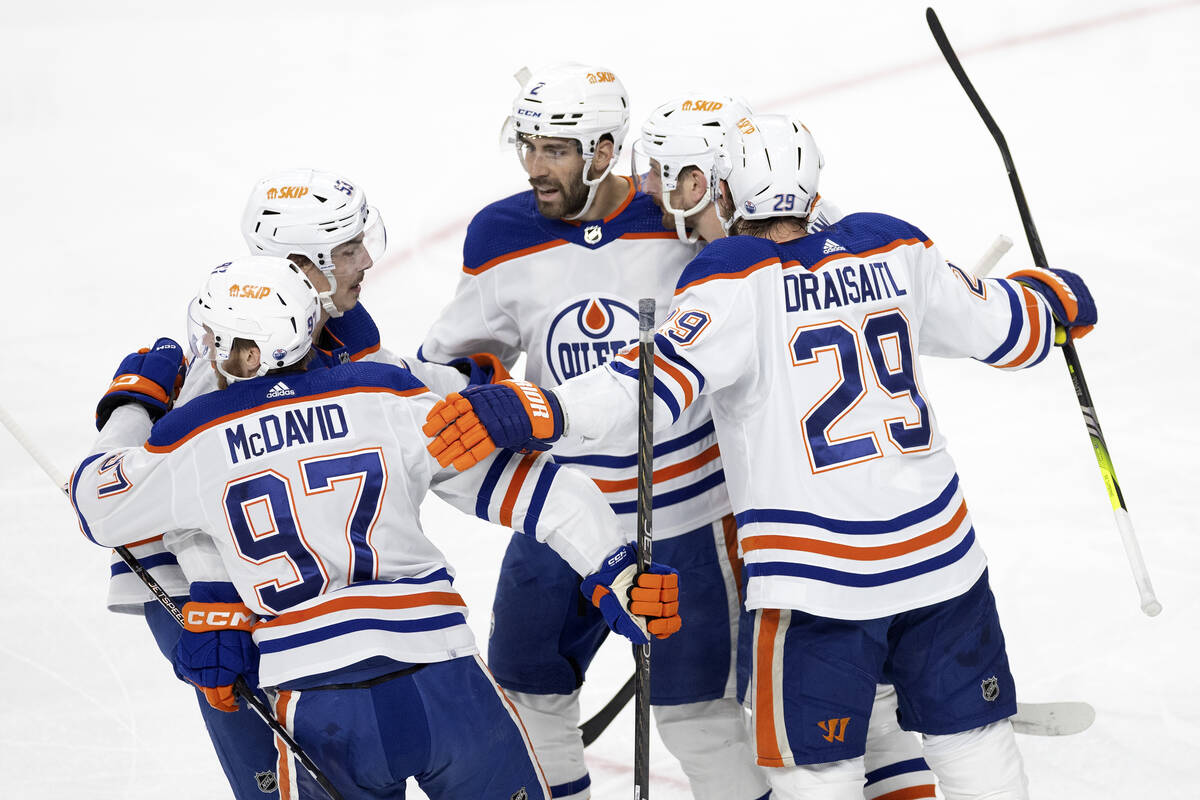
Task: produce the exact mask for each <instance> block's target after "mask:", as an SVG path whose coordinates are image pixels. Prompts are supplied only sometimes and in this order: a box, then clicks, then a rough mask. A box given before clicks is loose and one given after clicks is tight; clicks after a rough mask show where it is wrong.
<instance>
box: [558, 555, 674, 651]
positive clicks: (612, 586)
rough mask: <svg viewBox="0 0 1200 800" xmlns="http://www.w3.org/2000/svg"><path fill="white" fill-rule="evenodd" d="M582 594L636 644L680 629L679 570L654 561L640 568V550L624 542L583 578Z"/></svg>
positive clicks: (611, 624) (646, 642)
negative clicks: (638, 551) (638, 559)
mask: <svg viewBox="0 0 1200 800" xmlns="http://www.w3.org/2000/svg"><path fill="white" fill-rule="evenodd" d="M579 588H580V591H582V592H583V596H584V597H586V598H587V599H588V600H590V601H591V603H592V605H594V606H596V608H598V609H600V613H601V614H603V615H604V621H605V622H607V623H608V627H610V628H612V629H613V630H614V631H616V632H617V633H619V634H621V635H622V636H624V637H625V638H627V639H629V640H630V641H631V642H633V643H634V644H649V643H650V635H651V634H653V635H654V636H655V637H657V638H659V639H666V638H667V637H668V636H670V635H671V634H673V633H675V632H676V631H678V630H679V628H680V626H681V625H682V620H681V619H680V616H679V573H677V572H676V571H675V570H674V569H672V568H671V567H668V566H666V565H664V564H655V563H653V562H651V564H650V569H649V570H648V571H646V572H643V573H640V574H639V573H638V571H637V551H636V550H634V547H633V545H629V544H627V545H625V546H624V547H622V548H621V549H620V550H618V551H616V552H615V553H613V554H612V555H611V556H609V557H608V559H607V560H606V561H605V562H604V566H603V567H602V568H601V569H600V570H598V571H596V572H594V573H592V574H591V575H589V576H588V577H586V578H584V580H583V584H582V585H581V586H580V587H579Z"/></svg>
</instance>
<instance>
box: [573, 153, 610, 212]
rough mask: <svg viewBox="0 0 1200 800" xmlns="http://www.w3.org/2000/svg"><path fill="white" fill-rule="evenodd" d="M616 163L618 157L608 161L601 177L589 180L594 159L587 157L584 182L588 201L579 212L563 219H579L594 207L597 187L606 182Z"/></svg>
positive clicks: (584, 163)
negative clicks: (589, 172)
mask: <svg viewBox="0 0 1200 800" xmlns="http://www.w3.org/2000/svg"><path fill="white" fill-rule="evenodd" d="M616 163H617V159H615V158H613V159H611V160H610V161H609V162H608V166H607V167H606V168H605V170H604V172H603V173H602V174H601V175H600V177H599V178H596V179H595V180H588V171H589V170H590V169H591V168H592V159H591V158H590V157H589V158H585V159H584V160H583V183H584V185H585V186H587V187H588V196H587V202H585V203H584V204H583V208H581V209H580V210H579V213H578V214H572V215H571V216H569V217H563V219H570V220H575V219H579V218H580V217H582V216H583V215H584V214H586V213H587V212H588V209H590V208H591V207H592V201H593V200H595V199H596V189H597V188H598V187H599V186H600V184H601V183H603V182H604V179H605V178H607V177H608V174H609V173H610V172H612V169H613V167H614V166H616Z"/></svg>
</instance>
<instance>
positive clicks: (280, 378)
mask: <svg viewBox="0 0 1200 800" xmlns="http://www.w3.org/2000/svg"><path fill="white" fill-rule="evenodd" d="M428 391H429V389H428V387H426V386H425V384H423V383H422V382H421V381H420V380H419V379H418V378H417V377H416V376H415V375H413V374H412V373H411V372H409V371H408V370H407V369H404V368H402V367H398V366H395V365H393V364H384V363H379V362H371V361H360V362H351V363H349V364H342V365H339V366H337V367H333V368H323V367H315V368H310V369H308V370H306V371H304V372H284V373H277V374H273V375H264V376H262V377H260V378H251V379H250V380H245V381H239V382H237V383H235V384H234V385H232V386H230V387H229V388H227V389H220V390H217V391H214V392H209V393H208V394H205V395H201V396H200V397H197V398H195V399H194V400H192V401H191V402H190V403H188V404H187V405H185V406H182V407H179V408H175V409H172V410H171V411H169V412H168V413H167V414H165V415H164V416H163V417H162V419H160V420H159V421H158V422H157V423H155V425H154V427H153V428H152V429H151V431H150V438H149V440H148V441H147V446H148V447H149V448H151V449H171V448H172V447H174V446H175V445H177V444H180V443H182V442H183V441H184V440H185V439H187V438H189V437H190V436H191V435H192V434H193V433H196V432H199V431H200V430H202V429H204V428H207V427H209V426H210V425H213V424H216V423H220V422H227V421H230V420H233V419H235V418H237V417H242V416H246V415H248V414H253V413H257V412H259V411H262V410H265V409H269V408H274V407H276V406H283V405H292V404H295V403H302V402H305V401H308V400H321V399H326V398H332V397H341V396H346V395H353V394H369V393H378V392H383V393H387V394H392V395H398V396H401V397H411V396H415V395H419V394H424V393H425V392H428Z"/></svg>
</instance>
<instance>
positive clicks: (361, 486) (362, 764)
mask: <svg viewBox="0 0 1200 800" xmlns="http://www.w3.org/2000/svg"><path fill="white" fill-rule="evenodd" d="M193 311H194V318H195V320H196V321H197V322H198V323H199V325H200V326H201V328H202V330H203V332H204V337H205V345H206V347H205V349H204V357H203V358H204V360H203V361H202V362H201V363H199V364H195V365H193V370H195V369H212V370H213V371H215V372H216V373H218V374H219V375H220V376H221V378H222V380H221V382H220V383H221V387H222V388H221V389H219V390H217V391H213V392H209V393H207V394H204V395H202V396H200V397H197V398H195V399H193V400H191V401H190V402H188V403H187V404H186V405H183V406H181V407H179V408H171V405H172V400H173V399H174V397H175V394H176V392H177V389H178V378H179V376H180V375H181V374H182V370H183V364H184V363H185V362H184V359H183V354H182V350H181V348H180V347H179V345H177V344H175V343H174V342H173V341H171V340H170V339H160V340H158V341H157V342H155V344H154V346H153V347H152V348H149V349H144V350H141V351H138V352H137V353H132V354H130V355H129V356H128V357H126V358H125V359H124V360H123V361H122V362H121V365H120V367H119V368H118V370H117V377H116V379H115V380H114V381H113V384H112V386H111V387H110V389H109V391H108V392H106V393H105V395H104V396H103V399H102V401H101V404H100V411H99V419H98V423H99V426H100V428H101V434H100V438H99V440H98V441H97V442H96V444H95V445H94V447H93V449H92V451H91V453H90V455H88V456H87V457H86V458H85V459H83V461H82V462H80V464H79V466H78V467H77V468H76V469H75V471H74V472H73V474H72V477H71V480H70V487H69V488H70V497H71V502H72V504H73V506H74V507H75V509H76V512H77V514H78V518H79V526H80V530H81V531H82V532H83V533H84V534H85V535H86V536H87V537H88V538H89V539H91V540H92V541H94V542H96V543H97V544H104V545H108V546H115V545H119V544H124V543H126V542H128V541H129V540H130V539H131V538H133V537H134V536H136V534H134V533H132V532H134V531H153V530H164V529H168V530H171V533H169V534H168V536H167V539H168V541H167V545H168V547H170V548H171V551H172V552H173V553H175V554H176V555H177V557H178V559H179V563H180V565H181V567H182V569H183V572H184V574H186V575H187V576H188V579H189V580H190V585H189V590H188V595H189V598H190V600H189V602H188V603H187V605H186V606H184V608H183V617H184V619H185V620H186V623H187V626H186V629H185V630H184V631H183V632H182V634H181V635H180V638H179V643H178V645H177V648H176V651H175V658H174V661H175V668H176V672H177V674H178V675H179V676H180V677H181V678H183V679H185V680H187V681H189V682H191V683H193V684H195V685H196V687H197V688H198V689H200V690H201V691H202V692H203V693H204V695H205V697H206V698H207V700H208V702H209V703H211V704H212V705H213V706H214V707H217V708H220V709H222V710H224V711H233V710H235V709H236V708H237V706H238V698H237V696H236V693H237V691H238V689H237V687H238V685H239V682H243V681H244V682H245V685H247V686H248V687H249V689H250V690H257V689H258V688H259V687H260V686H261V687H263V688H264V689H269V690H270V699H271V705H272V707H273V710H274V712H275V714H276V715H277V717H278V718H279V720H280V722H281V723H282V724H283V725H284V726H285V727H286V728H287V729H288V731H289V732H290V733H291V734H292V735H294V737H295V738H296V740H297V741H298V742H299V743H300V744H301V745H302V746H303V747H304V748H305V749H306V750H307V751H308V753H309V754H310V755H311V757H312V758H313V760H314V761H316V763H317V764H318V765H319V766H320V767H322V768H323V771H324V772H325V774H326V777H327V778H328V779H329V780H330V782H331V783H332V785H333V786H334V787H336V789H337V791H338V793H339V794H340V795H341V796H342V797H345V798H347V800H350V798H361V799H362V800H367V799H368V798H391V797H401V796H403V794H404V785H405V781H406V779H407V778H408V777H410V776H415V777H416V778H417V780H418V782H419V783H420V784H421V786H422V788H423V789H424V790H425V791H426V793H427V794H428V795H429V796H430V797H434V798H442V799H444V800H457V798H466V797H478V798H484V797H509V798H512V797H521V798H530V799H533V798H539V799H543V800H544V798H547V797H548V796H549V795H548V792H547V790H546V786H545V781H544V779H543V778H542V775H541V772H540V769H539V768H538V766H537V760H536V757H535V756H534V754H533V751H532V749H531V747H530V746H529V743H528V740H527V738H526V737H525V735H524V733H523V731H522V729H521V724H520V720H519V718H518V717H517V715H516V712H515V711H514V710H513V709H512V707H511V706H510V704H509V703H508V702H507V700H506V699H505V698H504V697H503V693H502V692H500V690H499V689H498V687H496V686H495V683H494V682H493V681H492V679H491V677H490V674H489V673H488V671H487V669H486V667H485V666H484V665H483V662H482V660H481V659H480V658H479V656H478V655H477V649H476V647H475V643H474V638H473V635H472V634H471V631H470V629H469V628H468V627H467V624H466V618H465V604H464V603H463V600H462V598H461V597H460V596H459V595H458V594H457V592H455V590H454V587H453V572H452V570H451V568H450V566H449V565H448V564H447V563H446V562H445V559H444V558H443V557H442V555H441V553H440V552H439V551H438V549H437V548H436V547H435V546H434V545H433V543H432V542H430V541H429V540H428V539H427V538H426V537H425V534H424V532H423V530H422V528H421V524H420V519H419V507H420V504H421V500H422V499H423V498H424V496H425V494H426V492H427V491H429V490H431V489H432V490H433V491H435V492H437V493H438V494H439V495H440V496H441V497H442V498H444V499H446V500H447V501H448V502H450V503H451V504H453V505H455V506H457V507H459V508H460V509H462V510H464V511H466V512H467V513H472V514H475V515H478V516H480V517H482V518H485V519H490V520H492V521H494V522H498V523H501V524H504V525H506V526H515V527H516V528H517V529H518V530H520V531H522V532H523V535H528V536H530V537H532V538H537V539H538V540H540V541H544V542H547V543H548V544H549V546H551V547H552V548H553V549H554V550H555V552H557V553H558V554H559V555H560V556H561V557H562V558H563V559H564V560H566V561H567V562H568V563H570V564H571V565H572V568H574V569H576V570H578V571H579V573H580V574H581V575H583V576H584V580H583V585H582V587H581V588H582V590H583V591H585V592H586V596H587V597H588V598H591V600H592V602H593V603H594V604H595V605H596V607H597V610H598V612H599V613H601V615H602V617H603V618H604V619H605V621H606V623H607V624H609V625H610V626H611V627H612V628H613V629H614V630H617V631H618V632H620V633H622V634H623V635H626V636H628V637H629V638H630V639H631V640H633V641H635V642H643V643H644V642H646V641H648V640H649V637H650V635H651V634H655V635H658V636H663V637H665V636H669V635H670V634H671V633H672V632H673V631H674V630H677V629H678V618H677V614H676V608H677V602H676V599H677V596H678V592H677V589H676V584H675V577H674V575H673V574H671V571H669V570H666V569H664V568H662V567H659V566H658V565H655V566H654V567H652V568H651V570H650V572H651V573H656V574H652V575H651V574H640V575H635V574H634V573H635V571H636V566H635V561H636V554H635V553H634V551H633V548H632V547H631V546H630V545H628V544H626V543H625V539H624V536H623V535H622V534H621V532H620V529H619V526H618V523H617V519H616V516H615V515H614V514H613V513H612V511H611V510H610V509H609V508H608V506H607V504H606V503H605V501H604V498H603V496H602V495H601V494H600V492H599V491H598V490H597V489H596V487H595V486H594V485H592V484H591V482H589V481H588V480H586V479H585V478H583V477H582V476H579V475H576V474H575V473H573V472H571V471H569V470H561V469H559V468H558V467H557V466H556V465H555V464H553V463H552V462H551V461H550V459H549V458H545V457H543V458H540V459H534V460H532V461H530V462H529V463H527V464H525V468H524V469H523V470H519V471H518V470H507V471H506V470H504V469H503V466H504V465H505V464H508V463H509V462H510V459H508V458H507V457H506V456H505V454H503V453H501V454H498V456H497V458H496V459H495V461H494V462H493V463H495V464H498V465H500V466H499V467H498V468H497V469H496V470H491V471H487V470H485V471H483V472H479V473H476V474H475V475H474V476H468V475H456V474H454V473H453V471H450V470H441V469H439V468H438V467H437V464H436V463H435V462H434V461H433V459H431V458H430V457H429V455H428V453H427V452H426V451H425V448H424V439H423V437H422V435H421V431H420V429H421V426H422V424H423V422H424V418H425V416H426V413H427V411H428V409H429V408H431V407H432V405H433V403H434V399H435V398H436V395H433V394H432V393H431V392H430V391H429V389H428V388H427V387H426V386H425V385H424V384H423V383H421V382H420V381H419V380H417V379H416V378H415V377H414V376H413V374H412V373H411V372H409V371H408V370H406V369H403V368H400V367H397V366H394V365H390V364H377V363H346V364H341V365H337V366H334V367H332V368H326V367H325V366H324V365H323V364H321V362H320V361H319V359H316V358H314V355H313V340H312V331H313V330H314V329H315V327H316V325H317V324H318V321H319V320H320V317H321V310H320V300H319V298H318V290H317V289H316V288H315V287H314V284H313V283H312V282H311V281H310V280H309V279H308V278H307V277H305V275H304V273H303V272H302V270H301V269H300V267H298V266H296V265H295V264H294V263H292V262H291V261H288V260H286V259H283V258H277V257H270V256H248V257H244V258H240V259H235V260H233V261H232V262H228V263H225V264H221V265H219V266H217V267H216V268H214V269H213V270H212V273H211V274H210V275H209V276H208V278H207V279H206V281H205V283H204V285H203V287H202V288H201V291H200V293H199V294H198V296H197V298H196V301H195V303H194V305H193ZM164 412H166V413H165V415H164ZM155 421H157V422H155ZM152 423H155V424H153V426H152ZM634 587H638V588H636V589H634V591H637V592H639V594H638V597H637V599H636V600H631V599H630V590H631V588H634ZM634 614H639V615H642V614H644V615H646V616H648V617H652V619H648V620H647V619H642V618H641V617H640V616H637V617H635V616H634ZM281 783H282V781H281ZM288 796H289V797H294V796H295V795H294V794H291V793H289V795H288Z"/></svg>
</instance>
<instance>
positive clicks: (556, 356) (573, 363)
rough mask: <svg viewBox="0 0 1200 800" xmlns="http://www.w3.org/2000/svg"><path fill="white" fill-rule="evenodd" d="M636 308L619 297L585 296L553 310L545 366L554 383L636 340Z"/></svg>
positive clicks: (593, 365) (547, 335)
mask: <svg viewBox="0 0 1200 800" xmlns="http://www.w3.org/2000/svg"><path fill="white" fill-rule="evenodd" d="M637 326H638V316H637V310H636V309H633V308H630V307H629V306H628V305H626V304H625V302H624V301H622V300H621V299H619V298H616V297H606V296H603V295H589V296H587V297H584V298H582V299H578V300H574V301H572V302H570V303H569V304H568V305H567V306H566V307H564V308H562V309H560V310H559V311H557V312H556V313H555V314H554V316H553V318H552V319H551V322H550V329H549V330H548V331H547V333H546V365H547V366H548V367H549V368H550V374H551V375H553V376H554V380H555V381H556V382H557V383H562V382H563V381H565V380H567V379H569V378H573V377H575V376H576V375H579V374H581V373H584V372H587V371H588V370H590V369H594V368H596V367H598V366H600V365H601V364H606V363H608V362H609V361H610V360H611V359H612V358H613V356H615V355H616V354H617V353H618V352H619V351H620V350H621V349H622V348H624V347H625V346H626V345H630V344H633V343H635V342H636V341H637V330H638V327H637Z"/></svg>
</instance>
